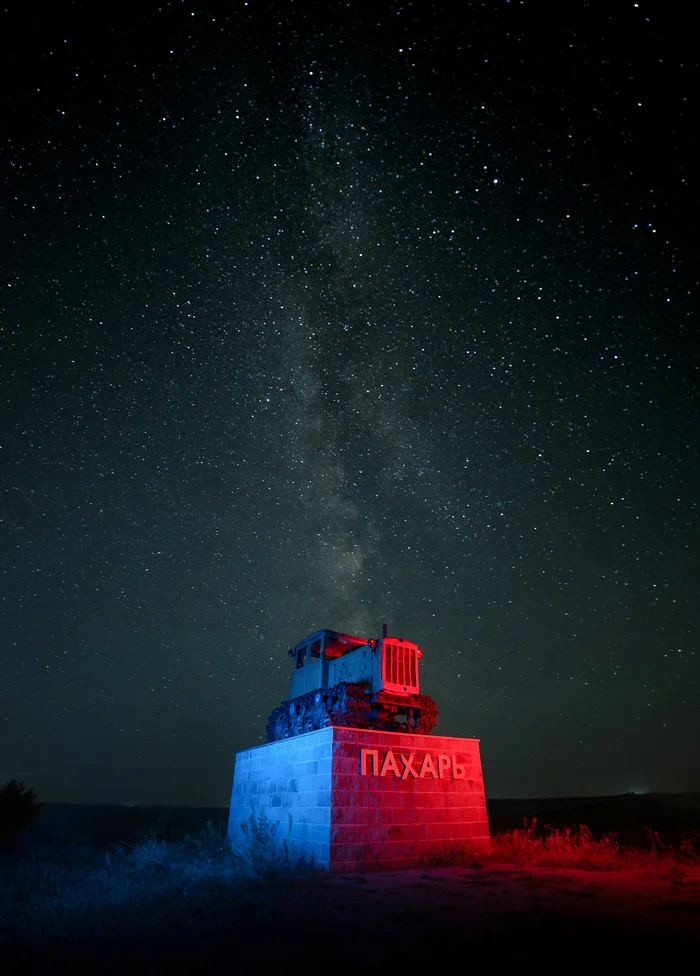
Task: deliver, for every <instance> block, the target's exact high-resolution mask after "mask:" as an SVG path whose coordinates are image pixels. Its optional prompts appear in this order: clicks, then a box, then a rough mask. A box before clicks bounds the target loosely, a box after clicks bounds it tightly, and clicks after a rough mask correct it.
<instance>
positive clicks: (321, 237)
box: [0, 3, 700, 805]
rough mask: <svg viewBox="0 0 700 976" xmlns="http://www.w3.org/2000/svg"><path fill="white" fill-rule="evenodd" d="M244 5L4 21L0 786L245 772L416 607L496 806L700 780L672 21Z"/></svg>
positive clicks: (427, 672) (680, 59)
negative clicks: (346, 653)
mask: <svg viewBox="0 0 700 976" xmlns="http://www.w3.org/2000/svg"><path fill="white" fill-rule="evenodd" d="M217 6H218V7H219V9H215V6H214V5H206V4H204V5H201V4H193V5H190V6H186V5H182V4H177V5H169V4H164V5H162V6H161V7H158V6H155V5H151V4H143V5H142V8H140V10H139V13H138V14H135V15H134V18H135V19H133V20H131V19H128V18H126V17H124V18H122V17H120V16H117V15H116V14H113V15H110V17H111V18H112V19H111V20H107V21H105V22H104V24H102V25H100V24H97V23H95V24H93V23H92V21H91V20H90V17H89V16H88V14H89V9H90V8H89V7H87V6H86V7H80V6H79V9H76V8H75V5H73V6H72V7H71V8H70V10H68V8H66V9H62V8H61V5H60V4H59V5H58V6H57V8H56V10H55V11H54V12H53V13H52V14H51V16H50V17H49V19H47V20H44V21H42V23H41V24H40V25H37V24H34V23H33V22H32V21H31V14H30V13H26V15H25V14H24V13H20V12H19V11H13V10H10V11H9V13H6V14H5V15H3V16H4V21H5V32H6V36H7V37H8V39H10V40H11V41H12V47H13V51H14V53H12V54H11V55H10V56H9V63H10V64H11V68H12V72H13V77H14V79H15V81H14V89H13V92H12V95H11V98H8V100H7V102H6V109H7V117H8V120H9V121H8V125H7V138H6V142H5V152H4V161H3V196H2V201H1V208H2V209H1V217H2V219H1V226H2V253H3V255H4V259H3V269H2V270H3V286H4V293H5V295H4V298H3V305H4V308H3V316H2V326H1V328H2V356H3V380H2V404H3V405H2V417H3V428H2V431H3V456H4V459H5V460H4V465H3V474H2V490H3V498H4V501H3V511H4V515H5V523H4V534H3V546H2V551H3V567H2V568H3V573H4V576H3V579H4V585H3V592H2V610H3V625H2V642H3V643H2V657H1V660H0V720H1V721H2V726H3V739H2V743H1V744H0V781H4V780H5V779H7V778H9V777H10V776H15V777H17V778H19V779H21V780H23V781H25V782H28V783H29V784H30V785H32V786H34V787H35V788H36V789H37V791H38V792H39V794H40V796H41V797H42V798H44V799H55V800H76V801H81V802H82V801H92V802H97V801H105V802H107V801H110V802H112V801H114V802H139V803H157V802H163V803H168V802H175V803H187V804H191V805H200V804H201V805H205V804H208V803H222V804H223V803H226V802H227V796H228V791H229V788H230V774H231V764H232V759H233V754H234V751H235V750H236V749H238V748H243V747H246V746H250V745H254V744H257V743H259V742H260V741H262V739H263V737H264V730H265V720H266V717H267V715H268V714H269V712H270V711H271V710H272V709H273V708H274V707H276V706H277V704H278V703H279V702H280V701H281V700H282V699H283V698H284V697H285V696H286V694H287V689H288V677H289V673H288V667H289V661H288V658H287V656H286V649H287V647H289V646H290V645H291V644H294V643H296V641H298V640H299V639H300V638H302V637H303V636H305V635H306V634H307V633H310V632H311V631H313V630H314V629H317V628H319V627H331V628H334V629H338V630H344V631H348V632H351V633H359V634H362V635H365V636H368V637H369V636H377V635H378V634H379V633H380V631H381V624H382V622H383V621H386V622H387V623H388V626H389V628H390V632H392V633H395V634H400V635H402V636H404V637H406V638H408V639H410V640H414V641H416V642H417V643H418V644H419V645H420V646H421V647H422V648H423V650H424V653H425V656H424V658H423V661H422V669H423V670H422V690H424V691H425V692H426V693H428V694H431V695H432V696H433V697H434V698H435V699H437V701H438V703H439V706H440V711H441V714H440V724H439V727H438V731H439V732H442V733H444V734H450V735H467V736H477V737H479V738H480V739H481V741H482V757H483V762H484V774H485V779H486V785H487V790H488V791H489V792H490V793H491V795H494V796H518V795H543V794H549V795H553V794H559V795H562V794H568V795H572V794H586V793H603V792H611V793H615V792H624V791H627V790H632V789H657V790H683V789H700V781H698V778H697V769H698V758H700V757H699V756H698V741H700V735H698V731H699V730H698V727H697V722H698V720H697V714H698V690H697V689H698V687H700V684H699V683H698V678H700V675H698V653H697V636H696V635H697V628H698V609H697V606H698V600H697V590H698V559H697V553H698V548H699V547H698V543H699V542H700V539H699V538H698V518H697V514H698V513H697V484H698V475H699V474H700V472H699V470H698V469H699V466H698V452H697V429H698V402H697V380H698V355H697V353H698V342H697V338H696V331H695V329H696V325H695V314H694V313H695V303H696V294H697V290H696V289H697V268H696V266H695V265H696V262H694V261H693V258H692V255H693V250H692V246H691V245H692V235H693V234H694V233H695V230H694V228H695V224H696V222H697V195H696V194H695V192H694V190H692V189H691V186H692V180H691V174H692V173H693V171H694V170H693V167H692V165H691V158H692V157H691V135H690V131H691V125H690V122H689V120H690V119H691V118H692V117H693V106H692V101H691V99H692V98H694V97H695V96H694V95H693V92H694V90H695V88H696V82H697V71H696V69H695V67H694V61H693V58H692V57H691V52H690V49H689V42H687V41H686V40H685V37H686V36H689V35H687V33H686V31H685V30H684V25H683V24H671V22H670V20H669V19H668V18H667V17H666V15H665V14H664V13H663V11H662V10H661V9H660V8H658V7H653V8H650V7H647V8H646V9H645V7H644V5H632V4H630V5H629V7H627V6H625V7H624V8H623V7H621V8H620V9H619V10H616V11H614V12H613V13H611V12H610V11H609V10H608V9H607V7H606V6H605V5H600V6H599V7H598V6H597V5H593V7H591V6H590V5H586V6H585V10H584V7H581V8H580V9H579V8H578V7H577V6H576V5H574V7H573V8H572V9H571V10H570V11H568V12H567V13H566V14H562V20H561V21H560V22H559V23H551V22H550V21H544V20H540V19H539V17H538V15H537V14H534V13H532V12H531V11H530V10H529V7H528V5H523V4H519V5H518V4H506V5H503V6H502V7H499V8H498V9H496V8H494V9H493V10H492V11H482V10H480V9H477V8H475V7H474V6H473V5H470V4H466V5H464V11H463V12H462V13H461V14H460V15H459V18H458V19H456V18H455V15H453V14H449V13H448V12H447V11H446V10H445V9H443V8H442V6H441V5H433V4H431V5H429V6H430V8H431V9H430V10H426V11H416V10H414V9H413V8H412V7H410V6H407V7H404V6H402V5H400V4H396V5H394V4H387V5H379V7H378V9H377V13H376V14H374V15H370V14H369V13H368V12H367V10H365V9H363V10H360V8H357V9H355V8H352V7H351V6H341V5H337V8H336V5H327V4H319V5H314V4H311V3H306V4H297V3H282V4H279V5H275V4H264V5H257V4H236V5H234V4H231V5H230V6H227V8H226V12H223V13H222V9H221V5H217ZM329 7H330V9H329ZM511 8H512V9H511ZM584 13H585V16H584ZM685 26H686V27H687V26H688V25H685Z"/></svg>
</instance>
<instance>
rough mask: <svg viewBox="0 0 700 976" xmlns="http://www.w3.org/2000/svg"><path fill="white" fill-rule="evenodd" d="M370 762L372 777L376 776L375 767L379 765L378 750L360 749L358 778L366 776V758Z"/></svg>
mask: <svg viewBox="0 0 700 976" xmlns="http://www.w3.org/2000/svg"><path fill="white" fill-rule="evenodd" d="M368 756H369V757H370V759H371V760H372V775H373V776H376V775H377V766H378V765H379V750H378V749H360V776H366V775H367V757H368Z"/></svg>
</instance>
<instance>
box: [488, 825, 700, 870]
mask: <svg viewBox="0 0 700 976" xmlns="http://www.w3.org/2000/svg"><path fill="white" fill-rule="evenodd" d="M544 830H545V831H546V833H545V834H544V835H540V834H538V833H537V818H535V817H533V818H532V819H531V820H527V819H526V820H523V826H522V828H520V829H518V830H507V831H505V832H504V833H502V834H496V835H495V837H493V839H492V841H491V850H490V851H489V853H488V854H487V855H485V857H486V859H487V860H488V861H489V862H491V863H496V864H499V863H500V864H504V863H505V864H514V865H519V866H528V865H532V866H535V865H538V866H542V867H568V868H573V867H578V868H586V869H589V870H590V869H593V870H608V871H609V870H615V869H627V868H631V867H649V868H653V869H662V868H667V869H668V868H671V867H673V866H676V865H680V866H683V865H686V866H689V867H690V866H697V865H700V834H696V835H695V836H693V837H689V838H686V839H685V840H684V841H683V842H682V843H681V844H680V846H679V847H678V848H673V847H669V846H667V845H665V844H663V843H662V842H661V840H660V838H659V835H658V833H657V832H655V831H652V830H650V829H649V828H647V832H646V833H647V844H646V846H645V847H644V848H636V847H635V848H631V847H627V848H625V847H622V846H621V845H620V843H619V842H618V839H617V835H616V834H614V833H610V834H605V835H603V836H602V837H598V838H596V837H595V836H594V835H593V833H592V831H590V830H589V829H588V827H586V826H585V824H580V825H579V826H578V827H560V828H555V827H549V826H545V828H544Z"/></svg>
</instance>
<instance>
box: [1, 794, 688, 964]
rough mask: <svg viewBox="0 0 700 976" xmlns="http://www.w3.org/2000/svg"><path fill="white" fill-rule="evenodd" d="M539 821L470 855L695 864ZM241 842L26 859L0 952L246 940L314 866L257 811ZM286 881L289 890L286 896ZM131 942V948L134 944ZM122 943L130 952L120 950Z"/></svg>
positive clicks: (14, 880) (13, 867) (559, 862)
mask: <svg viewBox="0 0 700 976" xmlns="http://www.w3.org/2000/svg"><path fill="white" fill-rule="evenodd" d="M536 827H537V822H536V820H534V819H533V820H530V821H524V822H523V827H522V828H521V829H519V830H509V831H506V832H505V833H502V834H498V835H496V836H495V837H494V838H493V841H492V845H491V849H490V851H489V852H488V853H485V854H484V855H483V857H479V858H478V860H479V862H480V863H481V864H483V865H484V866H487V865H488V866H495V865H506V864H507V865H513V866H516V867H521V866H522V867H529V866H547V867H552V868H557V867H559V868H568V869H572V868H585V869H593V870H606V871H611V870H624V869H629V868H631V867H635V868H637V867H648V868H650V869H653V870H655V871H657V872H665V873H666V875H667V876H668V877H670V878H671V879H673V878H674V877H676V876H679V877H680V875H681V874H682V873H683V872H684V871H685V870H686V869H692V868H695V869H697V867H699V866H700V836H695V837H693V838H689V839H688V840H686V841H685V842H684V843H683V844H682V845H680V847H679V848H678V849H677V850H675V849H671V848H669V847H666V846H664V845H663V844H662V843H661V842H660V840H659V837H658V834H655V833H653V832H652V831H648V843H647V846H646V847H645V848H644V849H623V848H622V847H621V846H620V845H619V844H618V842H617V838H616V837H615V835H614V834H610V835H607V836H605V837H602V838H596V837H594V836H593V834H592V833H591V831H590V830H588V828H587V827H585V826H579V827H574V828H568V827H567V828H562V829H554V828H551V827H547V828H545V831H544V833H543V834H542V835H538V833H537V831H536ZM244 834H245V836H246V843H245V845H244V847H243V848H242V849H240V850H236V851H235V852H234V851H232V850H231V848H230V847H229V844H228V841H227V838H226V836H225V833H224V832H223V830H221V829H218V830H217V829H215V828H214V827H212V825H211V823H209V824H208V825H207V828H206V830H204V831H202V832H201V833H200V834H198V835H197V836H194V837H192V836H190V835H188V836H187V837H185V838H184V839H183V840H181V841H177V842H172V841H170V842H169V841H166V840H164V839H162V838H161V837H159V836H158V834H157V833H156V832H155V831H151V832H149V833H147V834H146V835H145V836H143V837H142V838H141V839H140V840H138V841H137V842H136V843H133V844H126V843H120V844H117V845H114V846H113V847H112V848H110V849H109V850H108V851H104V850H102V851H100V850H98V849H97V848H94V847H91V846H89V845H84V846H81V847H73V848H69V849H65V850H63V851H58V852H55V851H54V852H52V853H50V854H49V855H48V856H45V857H37V856H30V857H29V858H24V859H23V860H21V861H19V862H18V863H14V864H12V863H8V864H7V865H4V866H3V870H2V871H1V872H0V959H2V960H3V961H4V959H6V958H7V959H10V960H11V961H13V962H15V963H18V964H22V962H23V961H25V960H27V959H31V960H33V961H34V960H36V959H37V958H39V959H41V958H47V959H48V958H51V959H61V958H64V959H72V958H74V957H75V952H76V951H78V950H76V947H79V954H80V955H79V958H83V959H103V955H104V953H105V948H104V947H105V946H109V947H110V948H109V953H110V960H112V962H113V964H114V965H117V963H118V961H119V949H120V946H125V947H126V946H127V945H128V946H129V950H128V951H130V952H134V951H136V952H137V953H138V956H139V958H141V959H152V960H155V959H158V958H159V954H160V953H162V952H163V947H164V946H167V948H168V951H169V952H172V951H174V950H173V947H175V948H177V946H182V947H183V951H187V952H192V950H193V947H194V948H195V949H196V948H197V947H201V949H202V952H204V953H206V952H207V951H210V947H211V946H215V945H217V944H222V943H228V944H230V943H231V940H232V939H233V940H236V939H239V938H240V939H241V940H242V941H245V939H246V934H247V931H248V928H249V926H250V925H252V924H254V923H255V920H256V919H258V920H259V919H260V918H261V917H262V916H263V915H264V914H265V913H266V912H269V905H270V903H271V899H272V900H275V899H279V898H280V897H281V898H282V902H283V903H286V902H289V903H290V904H292V903H293V902H294V900H295V894H294V892H295V891H298V885H299V877H300V875H301V876H305V877H306V878H307V879H309V878H313V875H314V873H315V868H314V865H313V864H309V863H308V862H305V861H304V860H303V859H299V858H295V857H294V855H293V852H292V851H291V849H290V846H289V844H288V843H287V842H286V841H285V839H284V838H283V837H280V836H278V827H277V825H275V824H273V823H271V822H270V821H268V820H267V818H266V817H265V816H264V814H261V813H259V814H257V815H255V814H251V816H250V817H249V818H248V821H247V823H246V825H245V827H244ZM440 863H441V864H443V865H446V866H450V865H473V866H477V865H476V864H475V858H474V853H473V852H467V851H466V850H460V849H459V848H456V849H455V851H454V852H453V854H452V856H450V857H448V858H442V859H441V862H440ZM288 889H289V893H288V894H285V892H287V891H288ZM134 947H136V949H134ZM123 951H124V952H126V951H127V949H126V948H124V950H123Z"/></svg>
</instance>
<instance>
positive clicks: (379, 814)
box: [229, 726, 489, 871]
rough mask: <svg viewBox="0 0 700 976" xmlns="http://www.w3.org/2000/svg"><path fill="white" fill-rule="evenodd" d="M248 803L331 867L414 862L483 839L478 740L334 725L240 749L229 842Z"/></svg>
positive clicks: (483, 843) (240, 838)
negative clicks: (278, 740) (251, 747)
mask: <svg viewBox="0 0 700 976" xmlns="http://www.w3.org/2000/svg"><path fill="white" fill-rule="evenodd" d="M253 811H255V813H258V812H259V811H263V812H264V814H265V815H266V816H267V817H268V818H269V819H270V820H271V821H274V822H276V823H278V824H279V827H278V836H279V837H280V838H287V837H288V838H289V841H290V844H291V846H292V847H293V848H294V849H295V850H296V851H298V852H299V853H303V854H305V855H306V856H313V858H314V859H315V861H316V863H317V864H318V865H319V866H321V867H325V868H327V869H328V870H331V871H369V870H373V869H376V868H401V867H417V866H419V865H427V864H430V863H432V862H433V861H434V860H435V858H436V857H445V856H449V855H450V854H451V853H453V852H454V850H455V848H457V847H459V848H472V849H474V850H475V851H478V850H483V849H484V848H487V847H488V845H489V827H488V820H487V816H486V799H485V795H484V781H483V777H482V772H481V758H480V755H479V740H478V739H454V738H448V737H446V736H433V735H406V734H403V733H400V732H370V731H366V730H364V729H349V728H343V727H337V726H336V727H331V728H328V729H319V730H318V731H316V732H308V733H306V734H305V735H299V736H294V737H293V738H290V739H284V740H282V741H280V742H271V743H269V744H267V745H262V746H256V747H254V748H253V749H246V750H244V751H243V752H239V753H237V755H236V766H235V771H234V777H233V794H232V797H231V812H230V816H229V838H230V840H231V843H232V844H233V845H234V846H235V845H237V844H241V843H243V842H244V834H243V831H242V829H241V824H242V823H243V822H245V821H247V820H248V818H249V817H250V815H251V812H253ZM290 816H291V827H290V819H289V818H290Z"/></svg>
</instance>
